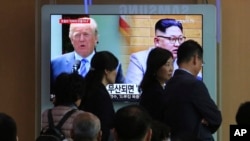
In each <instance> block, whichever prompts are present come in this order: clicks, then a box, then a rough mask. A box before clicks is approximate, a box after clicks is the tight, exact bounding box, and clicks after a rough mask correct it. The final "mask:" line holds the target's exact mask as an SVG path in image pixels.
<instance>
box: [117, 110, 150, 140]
mask: <svg viewBox="0 0 250 141" xmlns="http://www.w3.org/2000/svg"><path fill="white" fill-rule="evenodd" d="M151 121H152V119H151V117H150V116H149V114H148V113H147V111H146V110H145V109H144V108H143V107H142V106H140V105H128V106H125V107H122V108H120V109H119V110H118V111H117V112H116V114H115V127H114V130H113V133H114V137H115V140H116V141H150V140H151V136H152V129H151Z"/></svg>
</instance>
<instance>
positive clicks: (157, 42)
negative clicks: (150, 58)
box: [154, 37, 159, 46]
mask: <svg viewBox="0 0 250 141" xmlns="http://www.w3.org/2000/svg"><path fill="white" fill-rule="evenodd" d="M154 43H155V46H159V38H157V37H155V38H154Z"/></svg>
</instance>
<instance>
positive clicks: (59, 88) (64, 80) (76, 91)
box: [54, 73, 85, 106]
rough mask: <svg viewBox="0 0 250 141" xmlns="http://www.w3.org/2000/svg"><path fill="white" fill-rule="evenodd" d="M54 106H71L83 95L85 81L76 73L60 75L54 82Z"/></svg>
mask: <svg viewBox="0 0 250 141" xmlns="http://www.w3.org/2000/svg"><path fill="white" fill-rule="evenodd" d="M54 93H55V98H56V100H55V103H54V104H55V106H58V105H71V104H74V102H76V101H77V100H78V99H81V98H82V97H83V95H84V93H85V80H84V78H83V77H82V76H81V75H79V74H78V73H61V74H60V75H59V76H58V77H57V78H56V80H55V87H54Z"/></svg>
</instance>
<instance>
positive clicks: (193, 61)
mask: <svg viewBox="0 0 250 141" xmlns="http://www.w3.org/2000/svg"><path fill="white" fill-rule="evenodd" d="M198 59H199V58H198V55H194V56H193V57H192V63H193V65H196V64H197V63H198V61H199V60H198Z"/></svg>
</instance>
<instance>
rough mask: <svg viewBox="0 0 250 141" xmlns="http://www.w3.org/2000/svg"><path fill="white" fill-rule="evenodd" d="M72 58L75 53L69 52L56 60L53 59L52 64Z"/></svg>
mask: <svg viewBox="0 0 250 141" xmlns="http://www.w3.org/2000/svg"><path fill="white" fill-rule="evenodd" d="M71 57H74V52H68V53H65V54H62V55H59V56H56V57H55V58H52V59H51V62H57V61H61V60H65V59H68V58H71Z"/></svg>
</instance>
